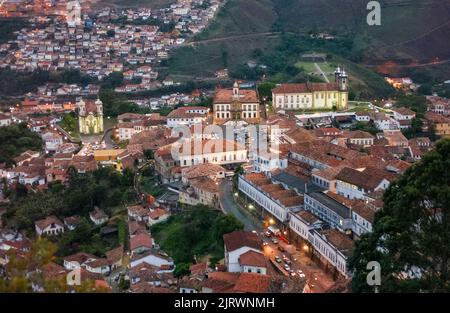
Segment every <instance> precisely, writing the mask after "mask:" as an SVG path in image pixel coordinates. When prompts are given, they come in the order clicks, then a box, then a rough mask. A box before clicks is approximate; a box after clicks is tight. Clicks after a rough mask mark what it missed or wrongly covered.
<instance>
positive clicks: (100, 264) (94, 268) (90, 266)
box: [85, 259, 110, 275]
mask: <svg viewBox="0 0 450 313" xmlns="http://www.w3.org/2000/svg"><path fill="white" fill-rule="evenodd" d="M85 266H86V270H87V271H88V272H91V273H94V274H102V275H104V274H108V273H109V272H110V267H109V262H108V260H107V259H96V260H93V261H91V262H86V263H85Z"/></svg>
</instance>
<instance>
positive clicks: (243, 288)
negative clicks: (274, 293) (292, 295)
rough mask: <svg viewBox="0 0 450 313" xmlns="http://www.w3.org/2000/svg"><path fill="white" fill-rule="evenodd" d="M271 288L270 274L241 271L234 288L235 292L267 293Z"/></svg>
mask: <svg viewBox="0 0 450 313" xmlns="http://www.w3.org/2000/svg"><path fill="white" fill-rule="evenodd" d="M269 288H270V276H269V275H261V274H255V273H241V274H240V275H239V278H238V280H237V281H236V284H235V286H234V288H233V291H234V292H245V293H267V292H269Z"/></svg>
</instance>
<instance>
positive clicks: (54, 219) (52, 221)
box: [35, 215, 64, 230]
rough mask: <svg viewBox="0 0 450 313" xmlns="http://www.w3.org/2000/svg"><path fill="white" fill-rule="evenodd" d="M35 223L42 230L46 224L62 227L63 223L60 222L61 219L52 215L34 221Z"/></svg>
mask: <svg viewBox="0 0 450 313" xmlns="http://www.w3.org/2000/svg"><path fill="white" fill-rule="evenodd" d="M35 224H36V226H37V227H39V229H41V230H44V229H45V228H47V227H48V226H50V225H52V224H55V225H58V226H61V227H64V224H63V223H62V222H61V220H60V219H59V218H57V217H56V216H53V215H51V216H47V217H46V218H44V219H42V220H39V221H36V222H35Z"/></svg>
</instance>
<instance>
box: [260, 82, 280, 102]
mask: <svg viewBox="0 0 450 313" xmlns="http://www.w3.org/2000/svg"><path fill="white" fill-rule="evenodd" d="M275 86H276V85H275V84H274V83H269V82H265V83H261V84H259V85H258V94H259V97H260V98H261V99H264V98H265V99H266V100H267V101H272V89H273V88H275Z"/></svg>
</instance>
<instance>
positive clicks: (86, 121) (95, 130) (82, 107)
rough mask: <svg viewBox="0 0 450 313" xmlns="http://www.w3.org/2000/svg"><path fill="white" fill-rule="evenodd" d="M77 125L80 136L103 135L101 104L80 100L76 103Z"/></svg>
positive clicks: (99, 102) (98, 101)
mask: <svg viewBox="0 0 450 313" xmlns="http://www.w3.org/2000/svg"><path fill="white" fill-rule="evenodd" d="M77 107H78V110H79V112H78V125H79V129H80V134H83V135H94V134H100V133H103V103H102V102H101V101H100V99H97V101H93V100H87V101H86V102H85V101H83V100H81V101H80V102H78V103H77Z"/></svg>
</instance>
